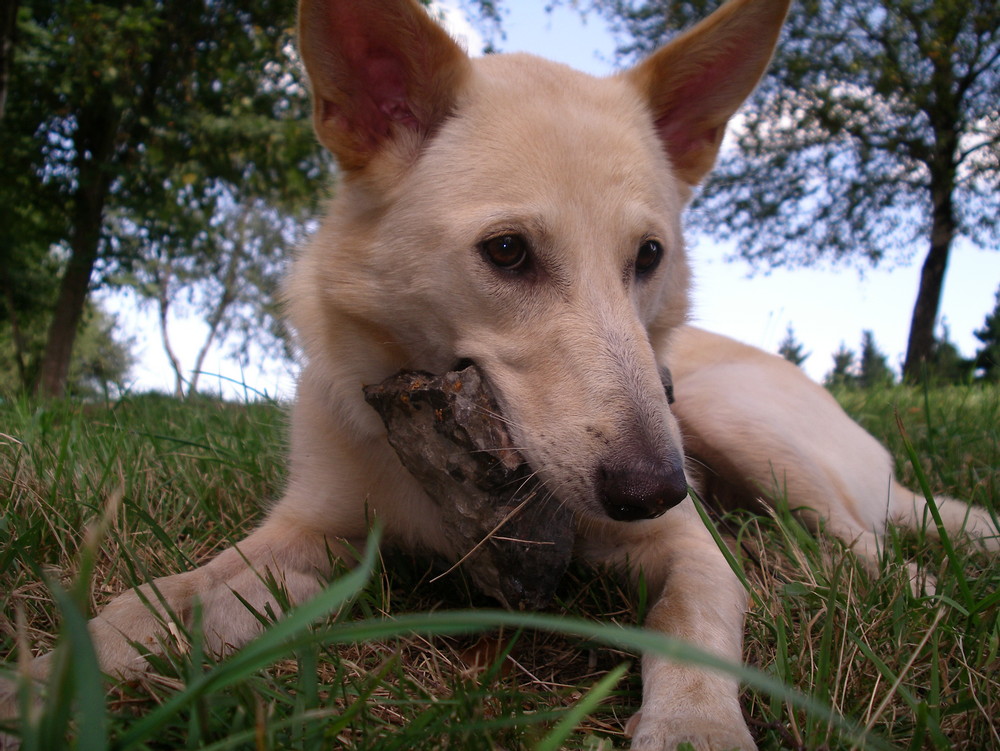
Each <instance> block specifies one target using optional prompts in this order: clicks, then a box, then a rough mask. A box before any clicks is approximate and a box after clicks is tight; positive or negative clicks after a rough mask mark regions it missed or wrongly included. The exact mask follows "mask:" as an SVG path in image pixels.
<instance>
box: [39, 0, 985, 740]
mask: <svg viewBox="0 0 1000 751" xmlns="http://www.w3.org/2000/svg"><path fill="white" fill-rule="evenodd" d="M787 6H788V0H730V2H728V3H727V4H725V5H723V6H722V7H721V8H720V9H719V10H717V11H716V12H715V13H713V14H712V15H711V16H709V17H708V18H707V19H705V20H704V21H702V22H701V23H700V24H698V25H696V26H695V27H694V28H692V29H691V30H689V31H687V32H686V33H684V34H682V35H680V36H679V37H677V38H676V39H675V40H674V41H672V42H670V43H669V44H667V45H666V46H665V47H663V48H662V49H660V50H659V51H657V52H656V53H654V54H653V55H652V56H650V57H649V58H648V59H646V60H645V61H644V62H641V63H639V64H638V65H637V66H635V67H633V68H632V69H630V70H627V71H625V72H623V73H620V74H617V75H614V76H611V77H608V78H604V79H597V78H593V77H591V76H588V75H585V74H582V73H579V72H576V71H574V70H572V69H570V68H568V67H565V66H563V65H559V64H556V63H551V62H547V61H545V60H542V59H539V58H536V57H533V56H529V55H520V54H519V55H495V56H486V57H483V58H478V59H470V58H469V57H468V56H467V55H466V53H465V52H464V51H463V50H462V48H461V47H460V46H459V45H458V44H457V43H456V42H454V41H453V40H452V39H451V38H450V37H449V35H448V34H447V33H446V32H445V31H444V30H443V29H442V28H441V27H440V26H439V25H438V24H437V23H435V22H434V20H433V19H432V18H431V17H430V16H429V15H428V14H427V12H426V11H425V10H424V9H423V8H422V7H420V6H419V5H418V4H417V3H416V2H414V0H364V1H359V0H302V2H301V6H300V10H299V45H300V51H301V57H302V60H303V62H304V64H305V67H306V70H307V73H308V76H309V80H310V83H311V87H312V95H313V102H314V108H313V109H314V114H313V120H314V126H315V130H316V133H317V136H318V138H319V140H320V142H321V143H322V144H323V146H325V147H326V148H327V149H328V150H329V151H330V152H331V153H332V154H333V155H334V156H335V157H336V159H337V161H338V162H339V164H340V167H341V170H342V180H341V182H340V185H339V187H338V190H337V196H336V197H335V199H334V200H333V202H332V205H331V206H330V208H329V213H328V215H327V216H326V218H325V220H324V221H323V222H322V224H321V226H320V228H319V229H318V231H317V232H316V233H315V235H314V236H313V237H312V238H311V239H310V240H309V241H308V243H307V245H306V246H305V247H304V249H303V250H302V252H301V253H300V255H299V257H298V258H297V259H296V261H295V263H294V265H293V268H292V270H291V273H290V277H289V279H288V282H287V287H286V292H285V296H286V300H287V306H288V311H289V317H290V321H291V324H292V326H293V328H294V330H295V331H296V332H297V336H298V341H299V344H300V346H301V350H302V354H303V360H304V362H303V368H302V371H301V375H300V378H299V382H298V391H297V398H296V403H295V405H294V407H293V411H292V417H291V446H290V472H289V479H288V484H287V489H286V491H285V493H284V496H283V497H282V498H281V499H280V500H279V501H278V502H277V503H275V504H274V506H273V507H272V508H271V509H270V511H269V512H268V514H267V516H266V519H265V520H264V521H263V523H262V524H261V525H260V527H259V528H257V529H256V531H254V532H253V533H252V534H250V535H249V536H248V537H247V538H246V539H245V540H243V541H242V542H240V543H239V544H237V545H236V546H235V547H232V548H230V549H228V550H225V551H224V552H222V553H221V554H220V555H218V556H217V557H216V558H215V559H213V560H212V561H210V562H209V563H207V564H206V565H204V566H202V567H200V568H197V569H195V570H193V571H188V572H186V573H181V574H177V575H174V576H168V577H165V578H161V579H157V580H156V581H155V582H154V585H155V591H156V593H157V594H154V593H153V590H151V589H149V585H145V586H144V587H143V588H141V591H138V592H137V591H130V592H126V593H124V594H122V595H120V596H118V597H117V598H116V599H114V600H112V601H111V602H110V604H108V605H107V606H106V607H105V608H104V609H103V611H101V613H100V614H99V615H98V616H97V617H96V618H94V619H93V620H92V621H91V625H90V628H91V632H92V635H93V639H94V643H95V646H96V650H97V653H98V657H99V660H100V664H101V666H102V668H103V669H104V670H105V671H106V672H107V673H109V674H113V675H117V676H121V677H125V678H127V677H129V676H134V675H135V674H138V673H141V672H143V671H144V670H146V669H147V663H146V660H145V659H144V658H142V657H141V656H140V655H139V653H138V652H137V650H136V649H135V648H134V647H133V644H132V643H133V642H135V643H138V644H140V645H144V646H145V647H147V648H148V649H149V650H151V651H152V652H154V653H155V652H158V651H161V650H162V646H161V643H162V642H164V641H169V638H168V637H167V623H166V622H167V621H169V618H168V617H167V616H166V615H165V614H166V613H167V612H169V613H171V617H174V618H177V619H180V620H183V621H184V623H185V625H187V626H190V625H191V618H192V612H193V609H194V604H195V602H196V601H197V602H200V606H201V613H202V629H203V632H204V638H205V641H206V644H207V645H208V646H209V647H210V648H211V649H214V650H215V651H216V652H219V653H223V652H226V651H229V650H233V649H237V648H239V647H240V645H242V644H244V643H246V642H247V641H248V640H249V639H251V638H252V637H253V636H255V635H256V634H257V633H258V631H259V629H260V624H259V621H258V619H257V617H256V616H255V614H254V613H253V612H252V610H251V609H249V608H247V607H246V605H245V604H244V603H243V602H241V601H240V598H242V599H243V600H245V601H246V602H247V603H249V605H250V606H252V608H254V609H256V610H258V611H260V612H265V611H266V609H267V608H268V607H270V608H272V609H273V610H274V611H275V612H279V611H280V608H279V605H278V603H275V602H273V599H274V598H273V596H272V593H271V589H270V588H269V587H268V585H267V583H266V582H267V580H268V579H269V578H273V579H274V580H277V581H278V582H280V583H281V585H282V586H283V588H284V590H285V591H286V592H287V595H288V598H289V600H290V601H291V602H292V603H295V602H301V601H304V600H305V599H307V598H309V597H311V596H312V595H314V594H315V593H316V592H318V591H319V588H320V586H321V585H320V581H321V580H322V579H323V578H324V577H326V576H328V575H329V574H330V572H331V566H332V563H331V558H334V559H335V558H337V557H340V558H342V559H344V560H346V561H352V560H354V559H353V558H352V555H356V551H357V550H360V549H362V548H363V547H364V545H365V541H366V539H367V536H368V532H369V529H370V525H371V523H372V520H373V519H374V520H377V521H378V523H379V524H380V525H381V526H382V528H383V530H384V532H383V541H384V544H386V545H392V546H397V547H400V548H404V549H408V550H412V551H425V552H427V553H431V554H434V555H438V556H443V557H445V558H449V559H451V560H458V559H459V558H460V557H461V556H462V555H463V554H464V553H466V552H467V551H466V550H462V549H457V548H456V544H455V541H454V539H453V536H451V535H449V530H448V529H447V528H446V527H445V525H443V524H442V523H441V521H440V511H439V509H438V507H437V506H436V505H435V504H434V503H433V502H432V501H431V499H429V498H428V497H427V496H426V495H425V493H424V491H423V489H422V487H421V486H420V484H419V483H418V482H417V481H416V480H415V479H414V478H413V477H412V476H411V475H410V474H409V473H408V472H407V471H406V470H405V469H404V468H403V467H402V465H401V464H400V461H399V459H398V458H397V456H396V454H395V453H394V452H393V450H392V449H391V448H390V446H389V445H388V443H387V440H386V433H385V428H384V426H383V424H382V422H381V421H380V419H379V416H378V415H377V414H376V413H375V412H374V411H373V410H372V409H371V408H370V407H369V406H367V404H366V403H365V401H364V397H363V394H362V387H363V386H365V385H369V384H375V383H379V382H381V381H382V380H383V379H385V378H386V377H387V376H390V375H392V374H394V373H396V372H397V371H399V370H401V369H419V370H424V371H428V372H432V373H434V372H444V371H447V370H449V369H450V368H452V367H453V366H454V365H455V364H456V363H457V362H461V361H472V362H473V363H475V364H476V365H477V366H478V367H479V368H480V369H481V370H482V372H483V373H484V374H485V377H486V378H487V380H488V382H489V385H490V388H491V389H492V391H493V392H494V393H495V395H496V398H497V400H498V403H499V405H500V408H501V410H502V412H503V415H504V418H505V420H506V421H507V423H508V425H509V428H510V431H511V433H512V436H513V440H514V441H515V443H516V445H517V446H518V447H519V448H520V450H521V451H522V453H523V454H524V456H525V458H526V460H527V461H528V463H529V464H530V465H531V467H532V468H533V469H534V470H535V471H536V472H537V474H538V476H539V477H540V478H541V480H542V481H543V483H544V486H545V487H546V488H547V489H548V490H549V492H551V493H553V494H554V495H555V496H556V498H558V499H559V501H560V502H561V503H563V504H567V505H568V506H569V507H570V508H571V509H572V510H573V513H574V518H575V519H576V526H577V530H576V534H577V540H578V543H577V545H576V548H575V555H576V556H577V557H578V558H580V559H581V560H583V561H585V562H590V563H593V564H599V565H611V566H615V567H618V568H621V569H622V570H623V571H625V570H627V571H628V572H629V573H630V575H631V576H633V577H638V576H639V575H640V574H641V576H642V577H643V579H644V581H645V586H646V587H647V590H648V592H649V594H650V598H651V599H650V601H651V603H652V605H651V607H650V608H649V612H648V616H647V619H646V622H645V625H646V626H647V627H648V628H651V629H655V630H658V631H662V632H664V633H667V634H670V635H672V636H674V637H678V638H682V639H685V640H687V641H689V642H691V643H692V644H694V645H697V646H698V647H701V648H702V649H703V650H706V651H708V652H710V653H713V654H715V655H718V656H720V657H723V658H725V659H727V660H730V661H733V662H735V661H738V660H740V657H741V648H742V630H743V619H744V612H745V609H746V593H745V591H744V589H743V587H742V586H741V584H740V582H739V581H738V579H737V577H736V576H735V575H734V573H733V571H732V570H731V569H730V567H729V566H728V565H727V563H726V561H725V559H724V557H723V555H722V554H721V552H720V550H719V548H718V547H717V545H716V543H715V542H714V541H713V538H712V535H711V534H710V532H709V530H708V529H707V528H706V526H705V525H704V524H703V522H702V521H701V518H700V517H699V515H698V513H697V511H696V508H695V506H694V504H693V502H692V500H691V498H690V497H689V495H688V482H689V480H690V481H692V483H693V484H695V485H700V486H701V488H702V491H703V492H708V493H710V494H712V495H716V496H719V497H724V498H726V499H729V500H731V501H733V502H744V503H746V502H753V501H754V500H755V499H758V498H762V497H763V498H769V499H771V500H772V501H774V500H775V499H777V498H783V499H785V500H786V501H787V503H788V504H789V506H790V507H792V508H798V509H802V510H803V513H804V514H805V515H806V517H807V518H808V519H811V520H813V521H814V522H815V523H816V524H817V526H819V525H820V523H821V522H822V524H823V525H825V529H826V531H827V532H830V533H832V534H834V535H836V536H838V537H840V538H841V539H843V540H844V541H845V542H846V543H848V544H849V545H851V546H852V547H853V549H854V550H855V551H856V552H857V554H858V555H859V556H860V557H861V558H862V559H863V560H865V561H866V562H868V564H869V565H871V566H872V567H873V569H875V570H877V569H878V567H879V565H880V564H879V548H880V538H881V536H882V535H883V534H884V533H885V531H886V525H887V524H890V523H893V524H901V525H903V526H905V527H908V528H917V527H921V526H922V525H923V524H924V521H925V516H926V514H925V512H926V506H925V502H924V501H923V500H922V498H920V497H919V496H917V495H915V494H914V493H912V492H910V491H907V490H906V489H905V488H903V487H901V486H900V485H899V484H898V483H897V482H896V481H895V479H894V478H893V469H892V463H891V461H890V458H889V455H888V453H887V452H886V451H885V449H884V448H882V447H881V446H880V445H879V444H878V443H877V442H876V440H875V439H874V438H872V437H871V436H870V435H868V434H867V433H866V432H865V431H863V430H862V429H861V428H860V427H859V426H857V425H856V424H855V423H854V422H852V421H851V420H850V419H849V418H848V417H847V416H846V415H845V414H844V412H843V411H842V410H841V409H840V407H839V406H838V405H837V404H836V402H835V401H834V400H833V399H832V398H831V397H830V396H829V394H827V392H826V391H825V390H824V389H822V388H821V387H819V386H817V385H816V384H814V383H812V382H811V381H810V380H809V379H808V378H807V377H806V376H804V375H803V374H802V373H801V372H800V371H799V369H797V368H796V367H794V366H793V365H791V364H790V363H787V362H785V361H783V360H781V359H780V358H778V357H776V356H773V355H769V354H766V353H764V352H761V351H759V350H756V349H753V348H751V347H747V346H744V345H742V344H739V343H737V342H735V341H732V340H730V339H727V338H724V337H721V336H718V335H715V334H710V333H708V332H705V331H701V330H698V329H696V328H693V327H691V326H690V325H688V323H687V317H688V297H689V281H690V280H689V277H690V272H689V269H688V264H687V261H686V257H685V248H684V240H683V236H682V232H681V213H682V210H683V208H684V206H685V204H686V203H687V202H688V200H689V198H690V196H691V194H692V191H693V189H694V188H695V186H697V185H698V183H699V182H700V181H701V180H702V179H703V178H704V177H705V175H706V173H708V171H709V170H710V169H711V167H712V165H713V163H714V161H715V158H716V155H717V152H718V150H719V146H720V143H721V140H722V137H723V133H724V130H725V128H726V123H727V121H728V120H729V119H730V118H731V117H732V115H733V114H734V113H735V112H736V111H737V109H738V108H739V107H740V105H741V103H742V102H743V101H744V99H745V98H746V97H747V96H748V95H749V94H750V93H751V91H752V90H753V89H754V88H755V86H756V84H757V82H758V80H759V79H760V77H761V76H762V74H763V72H764V70H765V68H766V66H767V65H768V62H769V60H770V57H771V55H772V51H773V48H774V45H775V43H776V41H777V39H778V36H779V32H780V29H781V26H782V22H783V19H784V16H785V14H786V12H787ZM663 366H667V367H669V369H670V371H671V372H672V374H673V384H674V392H675V394H676V402H675V403H674V404H673V405H672V406H671V405H669V404H668V399H667V395H666V393H665V390H664V386H663V383H662V382H661V378H660V368H661V367H663ZM938 505H939V507H940V509H941V513H942V515H943V517H944V520H945V526H946V527H947V529H948V531H949V532H954V533H959V532H961V531H963V530H964V531H965V532H966V533H968V534H969V535H970V536H971V537H973V538H975V539H977V540H979V541H980V543H981V544H982V545H984V546H986V547H988V548H990V549H992V550H996V549H997V542H996V537H995V535H996V529H995V527H994V526H993V522H992V520H991V518H990V516H989V515H988V514H987V513H986V512H985V511H984V510H982V509H977V508H970V507H969V506H967V505H966V504H963V503H961V502H958V501H952V500H948V499H940V500H939V501H938ZM929 530H930V531H931V532H933V531H934V530H935V528H934V527H933V526H932V527H930V528H929ZM331 553H332V554H333V555H332V556H331ZM268 574H269V575H270V577H269V576H268ZM237 594H238V595H239V597H237ZM46 665H47V658H45V657H42V658H39V659H38V660H36V661H35V662H34V663H33V664H32V668H31V670H32V672H33V673H34V674H35V675H36V676H37V677H41V676H43V675H44V674H45V672H46ZM642 677H643V696H642V705H641V708H640V711H639V713H638V714H637V715H636V716H635V717H633V718H632V720H631V721H630V723H629V730H630V731H631V735H632V748H634V749H656V750H657V751H662V750H664V749H675V748H677V747H678V745H680V744H682V743H684V742H689V743H691V744H693V745H694V747H695V748H697V749H732V748H738V749H754V748H755V743H754V740H753V738H752V736H751V734H750V732H749V730H748V728H747V725H746V723H745V721H744V719H743V716H742V712H741V708H740V703H739V698H738V686H737V683H736V681H735V680H734V679H733V678H731V677H728V676H725V675H720V674H716V673H709V672H704V671H702V670H700V669H696V668H692V667H689V666H684V665H678V664H674V663H670V662H667V661H665V660H662V659H660V658H658V657H652V656H647V657H645V658H644V659H643V662H642Z"/></svg>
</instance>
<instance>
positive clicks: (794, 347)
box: [778, 324, 811, 365]
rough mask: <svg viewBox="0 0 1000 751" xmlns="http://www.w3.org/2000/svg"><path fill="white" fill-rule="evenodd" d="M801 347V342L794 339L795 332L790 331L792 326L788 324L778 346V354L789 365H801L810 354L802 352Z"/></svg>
mask: <svg viewBox="0 0 1000 751" xmlns="http://www.w3.org/2000/svg"><path fill="white" fill-rule="evenodd" d="M802 346H803V345H802V342H800V341H797V340H796V339H795V332H794V331H793V330H792V324H788V330H787V331H786V332H785V338H784V339H782V340H781V344H779V345H778V354H779V355H781V356H782V357H784V358H785V359H786V360H788V361H789V362H790V363H793V364H795V365H801V364H802V363H804V362H805V361H806V359H807V358H808V357H809V355H810V354H811V353H810V352H803V351H802Z"/></svg>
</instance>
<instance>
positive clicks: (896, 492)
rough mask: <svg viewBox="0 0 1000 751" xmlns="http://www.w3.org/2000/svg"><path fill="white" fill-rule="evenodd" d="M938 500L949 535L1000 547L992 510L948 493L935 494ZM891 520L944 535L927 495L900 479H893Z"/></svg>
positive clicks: (995, 548) (991, 547) (985, 546)
mask: <svg viewBox="0 0 1000 751" xmlns="http://www.w3.org/2000/svg"><path fill="white" fill-rule="evenodd" d="M934 504H935V506H937V510H938V513H939V514H940V515H941V521H942V522H943V523H944V528H945V531H946V532H947V533H948V535H949V536H956V537H964V538H966V539H968V540H969V541H970V542H972V543H973V544H975V545H978V546H979V547H981V548H982V549H984V550H987V551H990V552H997V551H1000V531H998V530H997V526H996V522H995V521H994V520H993V518H992V517H991V516H990V513H989V511H987V510H986V509H984V508H981V507H979V506H970V505H968V504H966V503H963V502H962V501H957V500H954V499H952V498H946V497H944V496H937V497H935V498H934ZM889 520H890V521H891V522H892V523H894V524H898V525H899V526H901V527H903V528H905V529H910V530H913V531H915V532H921V531H922V532H925V533H926V534H928V535H930V536H931V537H932V538H934V539H938V538H939V537H940V531H939V530H938V527H937V524H935V523H934V517H933V516H932V515H931V510H930V508H928V505H927V499H926V498H924V497H923V496H922V495H920V494H918V493H914V492H913V491H911V490H908V489H907V488H905V487H903V486H902V485H900V484H899V483H893V488H892V498H891V501H890V516H889Z"/></svg>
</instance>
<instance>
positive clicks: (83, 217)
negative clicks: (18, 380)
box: [37, 100, 120, 397]
mask: <svg viewBox="0 0 1000 751" xmlns="http://www.w3.org/2000/svg"><path fill="white" fill-rule="evenodd" d="M119 120H120V113H119V112H117V111H116V110H115V109H114V108H113V107H112V105H111V103H110V100H105V101H100V102H97V103H95V104H93V105H92V106H90V107H87V108H84V109H82V110H81V111H80V113H79V119H78V121H77V131H76V134H75V138H74V146H75V148H76V153H77V156H76V159H75V164H76V166H77V179H78V186H79V187H77V190H76V193H75V194H74V195H73V198H72V202H73V203H72V209H71V211H72V221H73V229H72V231H71V234H70V240H69V245H70V257H69V262H68V263H67V265H66V271H65V272H63V277H62V279H61V280H60V282H59V296H58V298H57V299H56V306H55V310H54V311H53V314H52V323H51V324H50V326H49V333H48V338H47V339H46V342H45V352H44V354H43V355H42V367H41V372H40V374H39V381H38V386H37V391H38V393H39V394H40V395H42V396H46V397H60V396H62V395H63V394H64V393H65V391H66V380H67V378H68V376H69V366H70V358H71V356H72V354H73V344H74V342H75V341H76V335H77V331H78V330H79V328H80V320H81V319H82V318H83V309H84V305H85V304H86V302H87V294H88V292H89V291H90V276H91V274H92V273H93V271H94V265H95V264H96V263H97V256H98V251H99V247H100V242H101V227H102V225H103V223H104V205H105V203H106V201H107V197H108V189H109V187H110V178H109V177H108V176H109V174H110V173H111V170H110V169H108V162H109V161H110V160H111V159H112V158H113V151H114V144H115V137H116V134H117V131H118V124H119Z"/></svg>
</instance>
